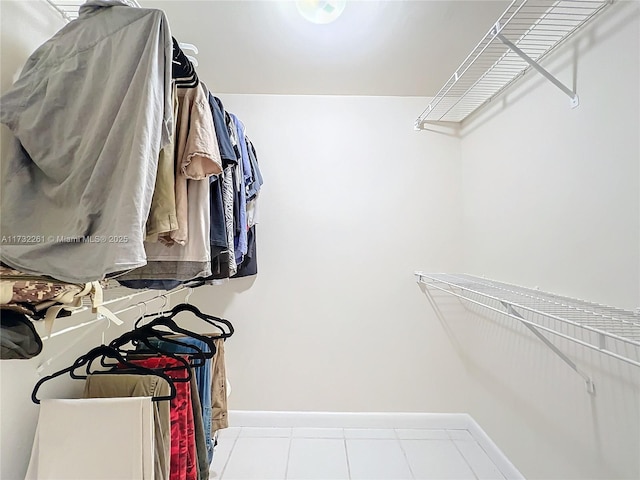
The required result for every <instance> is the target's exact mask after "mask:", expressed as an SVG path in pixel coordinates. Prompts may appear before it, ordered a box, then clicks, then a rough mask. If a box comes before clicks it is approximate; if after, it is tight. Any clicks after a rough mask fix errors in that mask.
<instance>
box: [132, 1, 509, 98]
mask: <svg viewBox="0 0 640 480" xmlns="http://www.w3.org/2000/svg"><path fill="white" fill-rule="evenodd" d="M140 3H141V4H142V6H143V7H152V8H160V9H162V10H164V11H165V12H166V14H167V17H168V19H169V24H170V26H171V30H172V33H173V35H174V36H175V37H176V38H177V39H178V40H179V41H180V42H187V43H192V44H195V45H196V46H197V47H198V49H199V51H200V53H199V54H198V55H197V58H198V61H199V66H198V68H197V71H198V74H199V76H200V77H201V78H202V79H203V80H204V81H205V83H207V86H208V87H209V88H210V89H211V90H212V91H214V92H218V93H269V94H330V95H399V96H433V95H434V94H435V93H436V92H437V91H438V89H439V88H440V87H441V86H442V84H443V83H444V82H445V81H446V80H447V79H448V78H449V77H450V76H451V75H452V74H453V72H454V70H455V68H456V67H457V66H458V65H459V64H460V63H462V61H463V60H464V58H465V57H466V56H467V54H468V53H469V52H470V51H471V50H472V49H473V48H474V47H475V46H476V44H477V43H478V42H479V41H480V39H481V38H482V37H483V35H484V34H485V33H486V32H487V31H489V29H490V28H491V26H492V25H493V23H494V22H495V21H496V19H497V18H498V17H499V16H500V14H501V13H502V12H503V11H504V10H505V9H506V8H507V6H508V5H509V3H510V2H509V1H507V0H492V1H485V0H448V1H406V0H396V1H347V6H346V8H345V10H344V13H343V14H342V16H341V17H340V18H338V20H336V21H335V22H334V23H331V24H328V25H315V24H312V23H309V22H308V21H306V20H304V19H303V18H302V16H300V15H299V14H298V12H297V9H296V6H295V2H292V1H282V0H273V1H255V0H254V1H239V0H235V1H221V0H216V1H202V0H201V1H189V0H164V1H162V0H142V1H140Z"/></svg>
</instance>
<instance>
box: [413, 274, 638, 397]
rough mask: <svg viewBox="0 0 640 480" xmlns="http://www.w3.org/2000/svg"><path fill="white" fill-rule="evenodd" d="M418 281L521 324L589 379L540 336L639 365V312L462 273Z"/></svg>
mask: <svg viewBox="0 0 640 480" xmlns="http://www.w3.org/2000/svg"><path fill="white" fill-rule="evenodd" d="M415 276H416V280H417V282H418V283H421V284H424V285H425V286H426V287H427V288H428V289H431V288H433V289H436V290H440V291H442V292H445V293H447V294H450V295H453V296H455V297H458V298H460V299H462V300H463V301H465V302H470V303H471V304H475V305H479V306H481V307H483V308H486V309H488V310H490V311H494V312H498V313H500V314H502V315H506V316H507V317H510V318H512V319H514V320H517V321H518V322H520V323H522V324H523V325H524V326H525V327H527V328H528V329H529V330H530V331H531V332H532V333H534V334H535V335H536V336H537V337H538V338H539V339H540V340H541V341H542V342H543V343H544V344H545V345H546V346H547V347H549V348H550V349H551V350H553V351H554V353H556V354H557V355H558V356H559V357H560V358H561V359H562V360H563V361H565V362H566V363H567V364H568V365H569V366H570V367H571V368H572V369H573V370H575V371H576V372H577V373H578V374H579V375H581V376H582V377H583V379H584V380H585V382H586V384H587V390H588V391H589V392H590V393H595V386H594V384H593V381H592V380H591V378H590V377H589V376H588V375H586V374H585V373H584V372H582V371H581V369H580V368H579V367H578V366H577V365H576V364H575V362H574V361H573V360H571V359H570V358H569V357H568V356H567V355H566V354H565V353H564V352H563V351H562V350H560V348H558V347H557V346H556V345H555V344H554V343H553V342H552V341H551V340H550V339H549V338H548V336H547V335H545V334H549V335H550V336H551V337H559V338H563V339H565V340H568V341H571V342H574V343H577V344H578V345H582V346H583V347H586V348H589V349H591V350H595V351H597V352H600V353H602V354H605V355H608V356H610V357H613V358H615V359H617V360H620V361H622V362H626V363H628V364H630V365H633V366H635V367H640V312H633V311H629V310H623V309H620V308H614V307H609V306H606V305H600V304H596V303H590V302H586V301H584V300H578V299H573V298H568V297H564V296H560V295H556V294H553V293H547V292H543V291H540V290H536V289H531V288H525V287H520V286H516V285H512V284H508V283H503V282H498V281H495V280H488V279H485V278H479V277H475V276H472V275H466V274H445V273H424V272H415Z"/></svg>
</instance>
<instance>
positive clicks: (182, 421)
mask: <svg viewBox="0 0 640 480" xmlns="http://www.w3.org/2000/svg"><path fill="white" fill-rule="evenodd" d="M129 361H130V362H131V363H135V364H136V365H141V366H143V367H146V368H151V369H157V368H166V367H183V364H182V363H180V362H179V361H178V360H176V359H175V358H171V357H150V358H145V359H141V360H129ZM122 367H126V366H125V365H122ZM165 373H166V374H167V376H168V377H169V378H175V379H186V378H187V377H188V372H187V370H185V369H184V368H176V369H175V370H168V371H166V372H165ZM174 385H175V387H176V397H175V398H174V399H173V400H171V408H170V413H171V468H170V473H169V478H170V480H197V479H198V469H197V465H198V461H197V457H196V437H195V426H194V424H193V407H192V405H191V385H190V384H189V382H174Z"/></svg>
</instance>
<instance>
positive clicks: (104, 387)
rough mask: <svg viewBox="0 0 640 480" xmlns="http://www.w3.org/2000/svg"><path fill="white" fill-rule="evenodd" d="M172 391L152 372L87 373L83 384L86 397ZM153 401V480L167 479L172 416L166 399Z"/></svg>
mask: <svg viewBox="0 0 640 480" xmlns="http://www.w3.org/2000/svg"><path fill="white" fill-rule="evenodd" d="M170 392H171V389H170V387H169V384H168V383H167V381H166V380H164V379H162V378H160V377H156V376H154V375H127V374H96V375H89V376H88V377H87V380H86V382H85V386H84V395H83V396H84V397H85V398H114V397H165V396H168V395H169V393H170ZM152 403H153V409H154V411H153V423H154V437H155V448H154V470H155V477H154V478H155V479H156V480H169V469H170V467H171V416H170V412H169V408H170V405H169V402H168V401H160V402H152Z"/></svg>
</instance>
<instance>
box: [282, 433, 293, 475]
mask: <svg viewBox="0 0 640 480" xmlns="http://www.w3.org/2000/svg"><path fill="white" fill-rule="evenodd" d="M292 445H293V427H291V429H290V432H289V448H287V463H286V464H285V467H284V479H283V480H286V479H287V477H288V476H289V462H290V461H291V446H292Z"/></svg>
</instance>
